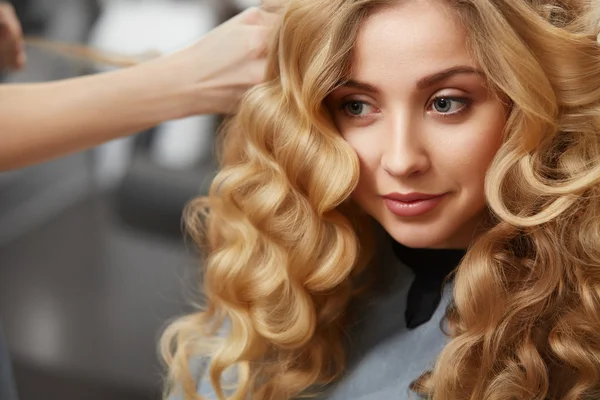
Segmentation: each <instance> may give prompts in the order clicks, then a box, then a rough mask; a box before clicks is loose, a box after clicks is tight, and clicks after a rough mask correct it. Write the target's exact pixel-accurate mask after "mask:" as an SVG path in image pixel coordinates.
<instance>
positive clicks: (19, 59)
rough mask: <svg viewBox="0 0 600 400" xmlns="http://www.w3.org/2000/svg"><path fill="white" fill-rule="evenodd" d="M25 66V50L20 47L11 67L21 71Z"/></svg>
mask: <svg viewBox="0 0 600 400" xmlns="http://www.w3.org/2000/svg"><path fill="white" fill-rule="evenodd" d="M26 64H27V53H26V52H25V48H24V47H23V46H21V48H20V49H19V51H18V53H17V56H16V57H15V62H14V64H13V67H14V68H15V69H16V70H22V69H23V68H25V65H26Z"/></svg>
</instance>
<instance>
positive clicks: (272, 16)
mask: <svg viewBox="0 0 600 400" xmlns="http://www.w3.org/2000/svg"><path fill="white" fill-rule="evenodd" d="M260 14H261V18H262V25H267V26H273V25H275V24H277V23H278V22H279V21H280V20H281V15H280V14H278V13H276V12H271V11H268V10H266V9H261V10H260Z"/></svg>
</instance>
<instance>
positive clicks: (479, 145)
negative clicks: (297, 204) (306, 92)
mask: <svg viewBox="0 0 600 400" xmlns="http://www.w3.org/2000/svg"><path fill="white" fill-rule="evenodd" d="M432 27H435V29H432ZM465 41H466V32H465V30H464V29H463V27H462V26H461V25H460V24H459V23H458V22H457V20H456V19H455V18H454V16H453V15H452V14H451V13H449V12H448V11H447V9H445V8H444V7H443V6H441V5H440V4H439V3H437V2H435V1H434V0H418V1H410V2H406V3H404V4H402V3H400V4H398V5H394V6H392V7H390V8H388V9H385V10H381V11H379V12H377V13H375V14H373V15H371V16H370V17H369V18H368V19H367V20H366V21H365V22H364V24H363V26H362V28H361V31H360V33H359V38H358V42H357V46H356V51H355V55H354V60H353V75H352V77H351V81H352V82H350V83H348V84H346V85H345V86H342V87H340V88H338V89H336V90H335V92H333V93H332V94H331V95H330V96H329V98H328V100H327V104H328V108H329V109H330V112H331V113H332V115H333V117H334V121H335V123H336V126H337V127H338V129H339V131H340V133H341V134H342V135H343V137H344V138H345V139H346V141H347V142H348V143H349V144H350V145H351V146H352V147H353V148H354V149H355V150H356V152H357V154H358V156H359V159H360V164H361V176H360V180H359V184H358V187H357V189H356V190H355V192H354V199H355V200H356V202H357V203H358V204H359V205H360V206H361V207H362V208H363V209H364V210H365V211H366V212H367V213H368V214H370V215H371V216H372V217H374V218H375V219H376V220H377V221H378V222H379V223H380V224H381V225H382V226H383V228H384V229H385V230H386V231H387V232H388V233H389V234H390V235H391V236H392V237H393V238H394V239H395V240H396V241H398V242H399V243H402V244H404V245H406V246H409V247H417V248H464V247H467V246H468V244H469V243H470V242H471V240H472V239H473V237H474V235H476V232H477V228H478V225H479V223H480V221H481V218H482V217H483V215H484V214H485V199H484V178H485V172H486V170H487V168H488V166H489V164H490V162H491V160H492V159H493V157H494V155H495V153H496V152H497V150H498V148H499V145H500V143H501V139H502V134H503V127H504V124H505V118H506V117H505V115H506V112H505V106H504V105H503V103H502V101H501V100H500V99H498V98H497V97H495V96H494V95H493V94H492V93H491V92H490V91H489V89H488V88H487V87H486V85H485V78H484V77H483V76H482V75H481V74H480V73H478V72H476V71H478V70H479V69H478V65H477V64H476V63H475V61H474V60H473V59H472V57H471V56H470V55H469V53H468V50H467V47H466V44H465ZM454 67H461V68H462V69H463V70H468V69H472V72H465V71H463V72H458V73H454V74H450V75H447V76H445V77H443V79H441V80H436V81H435V82H432V79H429V78H431V77H432V76H435V74H438V73H440V72H443V71H447V70H448V69H451V68H454ZM424 79H425V80H429V82H425V81H423V80H424ZM419 81H421V82H420V83H418V82H419ZM353 82H359V83H362V84H366V85H368V86H370V88H369V87H365V86H364V85H356V84H354V83H353ZM393 192H396V193H402V194H406V193H413V192H419V193H426V194H444V197H443V198H442V200H441V202H440V203H439V205H438V206H437V207H436V208H435V209H433V210H432V211H430V212H428V213H426V214H424V215H420V216H415V217H399V216H397V215H395V214H393V213H392V212H391V211H390V210H389V209H388V208H387V207H386V205H385V202H384V199H383V198H382V197H381V196H383V195H386V194H388V193H393Z"/></svg>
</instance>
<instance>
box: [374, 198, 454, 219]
mask: <svg viewBox="0 0 600 400" xmlns="http://www.w3.org/2000/svg"><path fill="white" fill-rule="evenodd" d="M444 195H445V193H442V194H425V193H408V194H401V193H389V194H386V195H384V196H382V197H383V201H384V203H385V205H386V207H387V208H388V210H390V212H392V213H393V214H395V215H397V216H399V217H417V216H419V215H423V214H427V213H428V212H430V211H432V210H433V209H434V208H436V207H437V206H438V204H440V202H441V201H442V199H443V197H444Z"/></svg>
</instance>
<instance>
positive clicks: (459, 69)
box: [338, 65, 484, 94]
mask: <svg viewBox="0 0 600 400" xmlns="http://www.w3.org/2000/svg"><path fill="white" fill-rule="evenodd" d="M460 74H476V75H480V76H483V75H484V74H483V71H481V70H478V69H477V68H474V67H470V66H467V65H457V66H454V67H450V68H447V69H444V70H442V71H439V72H436V73H433V74H431V75H427V76H425V77H423V78H421V79H419V80H418V81H417V84H416V87H417V89H419V90H423V89H427V88H429V87H431V86H434V85H436V84H438V83H440V82H443V81H444V80H446V79H448V78H450V77H452V76H454V75H460ZM338 87H348V88H353V89H358V90H362V91H364V92H368V93H372V94H377V93H379V92H380V90H379V89H378V88H377V87H376V86H373V85H371V84H368V83H365V82H361V81H358V80H355V79H350V80H348V81H345V82H340V84H339V85H338Z"/></svg>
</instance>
